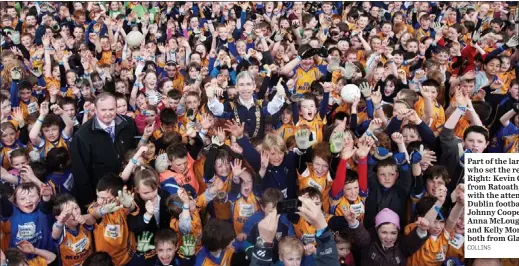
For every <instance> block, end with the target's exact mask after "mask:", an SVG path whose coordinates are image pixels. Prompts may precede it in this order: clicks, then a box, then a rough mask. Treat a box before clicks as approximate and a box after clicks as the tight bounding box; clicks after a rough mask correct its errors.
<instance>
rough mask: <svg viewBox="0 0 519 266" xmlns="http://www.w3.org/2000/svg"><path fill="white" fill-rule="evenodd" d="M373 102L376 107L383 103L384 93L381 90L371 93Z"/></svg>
mask: <svg viewBox="0 0 519 266" xmlns="http://www.w3.org/2000/svg"><path fill="white" fill-rule="evenodd" d="M371 102H373V105H375V106H376V105H379V104H380V103H381V102H382V93H381V92H380V91H379V90H376V91H373V92H372V93H371Z"/></svg>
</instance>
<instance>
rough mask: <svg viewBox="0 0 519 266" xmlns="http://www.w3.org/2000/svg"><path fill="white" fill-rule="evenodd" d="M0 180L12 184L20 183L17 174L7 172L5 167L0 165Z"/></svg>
mask: <svg viewBox="0 0 519 266" xmlns="http://www.w3.org/2000/svg"><path fill="white" fill-rule="evenodd" d="M0 176H1V177H0V181H2V182H4V181H7V182H8V183H11V184H13V185H18V184H20V178H18V177H17V176H14V175H12V174H11V173H9V172H8V171H7V170H6V169H5V168H3V167H1V173H0Z"/></svg>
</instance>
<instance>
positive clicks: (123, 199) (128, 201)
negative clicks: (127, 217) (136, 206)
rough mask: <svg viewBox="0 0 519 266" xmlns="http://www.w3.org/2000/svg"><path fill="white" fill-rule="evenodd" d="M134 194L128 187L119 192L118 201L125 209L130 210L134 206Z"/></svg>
mask: <svg viewBox="0 0 519 266" xmlns="http://www.w3.org/2000/svg"><path fill="white" fill-rule="evenodd" d="M133 199H134V193H130V192H129V191H128V188H126V186H125V187H124V188H123V190H122V191H121V190H119V191H118V192H117V200H118V201H119V203H121V204H122V205H123V207H124V208H130V207H131V206H132V204H133Z"/></svg>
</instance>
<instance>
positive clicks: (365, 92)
mask: <svg viewBox="0 0 519 266" xmlns="http://www.w3.org/2000/svg"><path fill="white" fill-rule="evenodd" d="M359 89H360V92H361V93H362V96H364V98H369V97H370V96H371V91H372V89H371V87H370V86H369V83H367V82H362V83H361V84H360V86H359Z"/></svg>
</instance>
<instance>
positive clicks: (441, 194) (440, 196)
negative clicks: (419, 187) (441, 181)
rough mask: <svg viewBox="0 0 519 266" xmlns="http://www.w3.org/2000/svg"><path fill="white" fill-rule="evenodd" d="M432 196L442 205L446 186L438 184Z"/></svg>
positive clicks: (445, 194)
mask: <svg viewBox="0 0 519 266" xmlns="http://www.w3.org/2000/svg"><path fill="white" fill-rule="evenodd" d="M434 196H435V197H436V199H437V200H438V202H439V203H440V204H442V205H443V203H444V202H445V199H446V197H447V188H446V187H445V186H440V187H438V188H436V193H435V195H434Z"/></svg>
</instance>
